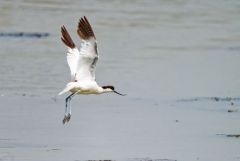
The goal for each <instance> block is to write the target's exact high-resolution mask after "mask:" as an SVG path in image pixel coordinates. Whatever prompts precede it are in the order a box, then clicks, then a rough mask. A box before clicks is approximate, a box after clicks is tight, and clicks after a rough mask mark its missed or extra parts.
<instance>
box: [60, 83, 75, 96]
mask: <svg viewBox="0 0 240 161" xmlns="http://www.w3.org/2000/svg"><path fill="white" fill-rule="evenodd" d="M72 88H74V86H73V85H71V84H70V83H69V84H68V85H67V86H66V87H65V88H64V89H63V90H62V91H61V92H59V93H58V95H62V94H64V93H67V92H69V91H70V90H71V89H72Z"/></svg>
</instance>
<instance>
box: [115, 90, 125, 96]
mask: <svg viewBox="0 0 240 161" xmlns="http://www.w3.org/2000/svg"><path fill="white" fill-rule="evenodd" d="M113 92H114V93H116V94H118V95H120V96H126V94H122V93H119V92H117V91H113Z"/></svg>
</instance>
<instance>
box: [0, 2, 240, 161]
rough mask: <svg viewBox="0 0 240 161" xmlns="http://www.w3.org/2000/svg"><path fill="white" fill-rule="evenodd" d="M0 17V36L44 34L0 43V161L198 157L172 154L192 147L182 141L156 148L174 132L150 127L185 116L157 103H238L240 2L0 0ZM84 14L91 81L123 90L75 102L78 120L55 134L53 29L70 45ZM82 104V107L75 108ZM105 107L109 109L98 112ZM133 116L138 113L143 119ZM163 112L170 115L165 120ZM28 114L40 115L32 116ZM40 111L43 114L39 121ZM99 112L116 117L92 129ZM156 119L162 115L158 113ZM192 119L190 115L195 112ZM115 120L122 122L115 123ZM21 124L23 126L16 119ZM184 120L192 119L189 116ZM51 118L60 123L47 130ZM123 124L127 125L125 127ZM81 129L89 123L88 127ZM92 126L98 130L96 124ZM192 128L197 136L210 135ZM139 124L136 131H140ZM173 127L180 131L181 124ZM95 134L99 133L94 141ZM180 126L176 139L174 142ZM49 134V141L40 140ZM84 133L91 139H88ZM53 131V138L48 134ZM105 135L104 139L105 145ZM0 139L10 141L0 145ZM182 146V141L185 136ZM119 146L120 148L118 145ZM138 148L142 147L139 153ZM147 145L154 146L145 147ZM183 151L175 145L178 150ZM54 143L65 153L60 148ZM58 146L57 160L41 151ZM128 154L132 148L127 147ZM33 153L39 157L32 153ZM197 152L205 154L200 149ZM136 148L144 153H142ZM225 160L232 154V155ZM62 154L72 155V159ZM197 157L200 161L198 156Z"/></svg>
mask: <svg viewBox="0 0 240 161" xmlns="http://www.w3.org/2000/svg"><path fill="white" fill-rule="evenodd" d="M0 15H1V18H0V32H1V33H11V32H13V33H15V32H26V33H35V32H39V33H49V36H48V37H43V38H29V37H18V38H14V37H0V75H1V76H0V94H1V100H2V101H1V102H0V106H1V107H0V108H1V110H3V111H4V112H5V113H2V114H1V117H2V118H1V120H2V121H5V122H8V123H4V125H1V126H0V130H1V131H2V132H1V133H2V135H3V136H2V138H3V140H1V138H0V143H1V144H2V145H0V160H1V156H8V154H9V155H10V154H11V155H10V156H12V155H13V160H14V159H16V160H32V157H33V158H34V156H38V157H39V156H42V157H43V160H49V159H47V158H51V159H54V156H55V155H60V156H64V157H63V160H64V159H66V158H68V156H67V154H71V155H73V152H76V153H77V152H79V149H80V151H81V150H82V151H84V152H86V151H90V153H91V152H92V153H93V156H101V155H98V154H99V153H98V151H97V150H96V149H98V148H102V146H103V147H105V148H106V149H107V148H109V147H115V149H114V148H113V149H114V150H113V149H112V150H113V151H112V152H113V153H110V154H109V156H110V157H112V156H115V157H128V158H135V157H148V156H147V155H148V154H149V157H155V158H159V157H161V156H162V157H165V158H169V159H178V158H180V159H181V158H183V159H185V160H196V158H197V157H199V156H198V155H197V154H196V155H190V156H191V157H187V156H186V155H187V154H185V155H184V156H181V154H182V153H183V152H184V150H185V149H192V146H189V145H188V144H186V142H181V141H179V142H178V141H177V140H175V141H176V142H175V143H176V148H173V146H175V145H173V144H171V145H172V146H170V147H166V149H165V151H164V150H163V149H161V148H160V147H161V145H162V144H164V145H165V146H166V145H167V144H168V143H169V142H168V141H164V140H161V139H160V140H159V138H158V136H159V137H160V138H162V137H163V136H162V135H161V134H162V133H161V130H165V132H163V133H164V134H163V135H164V137H166V140H171V138H172V137H177V136H171V135H170V136H168V135H167V134H169V133H171V132H174V127H175V124H174V125H173V124H172V127H170V128H168V127H165V128H160V129H158V128H156V127H155V126H157V125H156V121H157V122H162V121H164V120H165V121H166V122H168V121H170V120H174V119H175V118H176V115H177V116H178V115H180V118H182V119H185V114H184V113H181V110H177V111H178V112H179V113H180V114H179V113H177V112H176V111H175V110H176V109H175V110H173V109H172V108H171V107H172V104H165V103H163V102H164V101H161V100H165V99H171V98H174V99H175V98H180V99H185V98H193V97H217V96H220V97H238V96H239V93H240V92H239V87H240V72H239V68H240V63H239V62H240V20H239V17H240V1H238V0H228V1H225V0H211V1H208V0H202V1H197V0H159V1H158V0H151V1H144V0H137V1H135V0H134V1H117V0H113V1H110V0H101V1H100V0H97V1H94V0H89V1H78V0H72V1H64V0H52V1H50V0H42V1H34V0H20V1H17V0H2V1H0ZM83 15H85V16H87V17H88V19H89V21H90V22H91V24H92V26H93V29H94V31H95V34H96V37H97V40H98V48H99V51H100V59H99V62H98V64H97V73H96V77H97V81H98V82H99V84H101V85H108V84H113V85H114V86H116V89H118V90H119V91H120V92H122V93H127V94H128V96H127V97H125V98H119V97H115V96H109V95H104V96H100V97H97V98H96V97H92V96H90V97H85V96H83V97H82V98H79V99H75V104H74V105H73V106H79V107H83V108H81V110H80V111H74V112H75V113H76V114H75V116H74V117H75V119H77V115H80V116H79V117H80V118H78V121H79V122H78V121H77V120H74V119H73V120H72V121H73V124H72V127H71V126H70V127H69V128H68V127H66V128H65V129H62V126H59V125H58V123H61V117H62V114H63V105H64V102H63V101H64V99H63V98H59V100H58V101H57V103H54V101H53V100H51V98H52V97H54V96H55V95H56V94H57V93H58V92H59V91H61V90H62V88H63V87H64V86H65V84H66V82H67V81H69V79H70V74H69V69H68V66H67V63H66V58H65V51H66V49H65V46H64V45H63V44H62V42H61V41H60V37H61V35H60V27H61V26H62V25H65V26H66V27H67V28H68V30H69V31H70V33H71V35H72V37H73V39H74V41H75V43H76V44H77V42H80V40H79V38H78V36H77V34H76V26H77V22H78V20H79V18H80V17H81V16H83ZM92 100H94V101H92ZM94 102H95V103H94ZM96 102H97V103H96ZM99 102H101V105H100V106H101V107H104V108H101V107H99V109H98V108H97V109H96V107H95V106H96V104H99ZM86 106H87V107H88V109H90V111H88V110H87V109H84V107H86ZM222 106H223V105H221V107H222ZM5 107H6V108H5ZM31 107H32V108H31ZM34 107H37V108H34ZM51 107H52V108H51ZM112 107H114V108H113V109H112ZM163 107H167V109H168V110H169V108H170V111H168V112H169V113H168V112H167V113H166V111H165V110H166V109H164V108H163ZM173 107H175V106H174V105H173ZM138 108H139V109H138ZM145 108H149V109H145ZM158 108H160V109H158ZM75 109H76V110H77V108H75ZM78 110H79V109H78ZM109 110H110V112H109V113H108V112H106V111H109ZM138 110H139V111H141V110H142V111H145V114H146V115H144V114H141V112H139V111H138ZM148 110H150V111H148ZM24 111H28V112H26V113H25V112H24ZM46 111H48V112H46ZM95 111H97V112H95ZM137 111H138V112H137ZM164 111H165V113H164ZM190 111H191V110H190ZM105 112H106V113H105ZM172 112H173V113H174V114H173V116H170V115H171V114H172ZM35 113H38V114H39V116H37V117H36V115H34V114H35ZM45 113H48V114H47V116H46V117H45V115H44V114H45ZM99 113H100V114H102V115H103V116H104V117H110V118H111V119H113V122H114V121H116V122H114V123H115V125H112V124H109V119H108V118H104V119H103V121H100V123H102V124H103V125H101V124H98V123H97V122H98V121H99V120H98V119H102V117H100V116H98V114H99ZM161 113H164V114H166V116H168V117H169V118H168V117H164V116H162V115H161ZM186 113H189V112H186ZM200 113H201V112H200ZM108 114H109V115H110V116H109V115H108ZM118 114H119V115H118ZM158 114H159V115H158ZM194 114H196V115H198V113H195V112H194ZM202 114H203V113H202ZM82 115H85V116H82ZM91 115H93V116H94V117H96V118H94V119H93V120H90V121H89V120H88V121H87V122H84V120H83V119H89V118H90V117H91ZM196 115H194V116H196ZM204 115H205V114H203V116H204ZM60 116H61V117H60ZM120 116H121V117H120ZM224 116H225V115H224ZM115 117H116V118H115ZM211 117H212V116H211ZM211 117H210V118H211ZM221 117H222V116H221ZM221 117H218V118H221ZM122 118H125V119H126V120H127V121H126V120H125V121H123V120H122ZM133 118H134V119H133ZM141 118H142V119H143V120H142V119H141ZM162 118H163V120H161V119H162ZM21 119H23V121H24V122H21V121H19V120H21ZM116 119H117V120H116ZM132 119H133V120H132ZM148 119H150V120H148ZM158 119H160V120H158ZM169 119H170V120H169ZM176 119H177V118H176ZM191 119H193V120H194V117H192V118H191ZM226 119H229V118H228V117H227V118H226ZM56 120H57V121H59V122H57V123H55V124H51V123H53V122H54V121H56ZM146 120H148V121H146ZM193 120H191V121H193ZM39 121H40V123H39ZM74 121H75V124H74ZM95 121H96V122H95ZM145 121H146V122H145ZM208 121H209V120H208ZM16 122H17V123H16ZM76 122H77V123H76ZM81 122H83V123H81ZM89 122H90V123H89ZM129 122H130V124H129ZM139 122H140V123H141V124H140V123H139ZM193 122H194V121H193ZM195 123H196V122H195ZM205 123H207V121H206V122H205ZM216 123H217V121H216ZM125 124H129V125H128V126H127V127H125ZM16 125H17V126H16ZM149 125H151V126H149ZM161 125H162V124H161ZM39 126H41V127H39ZM55 126H57V127H55ZM58 126H59V127H58ZM89 126H93V127H94V128H95V130H93V129H91V127H89ZM101 126H103V127H104V128H103V129H99V128H96V127H101ZM115 126H117V127H118V128H120V129H122V131H121V130H120V132H119V131H114V130H113V132H112V133H111V134H113V135H108V133H107V132H106V131H105V130H111V129H112V128H114V127H115ZM170 126H171V125H170ZM213 126H216V125H215V124H213ZM226 126H227V125H226ZM236 126H237V125H235V124H234V123H233V124H232V126H230V127H232V129H236ZM77 127H78V128H79V129H78V128H77ZM83 127H84V128H83ZM201 127H202V129H201V128H200V130H199V129H198V130H199V131H202V130H203V131H204V130H206V131H208V130H209V129H211V128H210V127H209V129H205V128H204V126H201ZM218 127H220V125H219V126H218ZM227 127H228V126H227ZM55 128H56V129H55ZM142 128H143V129H145V132H143V131H141V129H142ZM182 128H183V129H184V130H189V129H188V128H187V126H184V127H182ZM51 129H55V130H56V131H57V132H54V131H53V130H51ZM66 129H68V130H69V131H71V132H74V133H75V134H71V135H70V136H69V135H68V133H67V132H64V130H66ZM130 129H134V130H135V131H133V130H132V131H131V130H130ZM230 129H231V128H230ZM34 130H35V132H34ZM82 130H83V131H84V130H85V131H84V132H83V131H82ZM98 130H99V131H100V132H102V134H100V136H95V135H94V134H96V133H98ZM128 130H130V131H128ZM155 130H156V131H155ZM184 130H183V131H182V133H180V134H179V135H180V136H182V137H184V136H183V135H181V134H183V133H184ZM215 130H216V131H214V132H216V133H217V130H218V129H215ZM149 131H153V133H151V132H149ZM180 131H181V130H180ZM233 131H234V130H233ZM18 132H20V136H19V137H18V136H17V135H16V133H18ZM138 132H139V133H142V134H141V135H140V136H139V137H137V138H135V140H134V139H133V142H132V143H129V144H130V145H129V148H126V150H125V151H123V152H122V153H121V152H119V153H120V154H119V153H118V152H117V151H121V149H122V148H124V147H125V146H126V145H127V144H128V142H129V141H130V140H131V137H132V136H133V135H134V136H135V135H138ZM214 132H213V133H214ZM226 132H227V131H226ZM237 132H238V131H237ZM51 133H53V135H54V136H56V138H54V139H52V138H49V135H52V134H51ZM88 133H90V136H88V135H87V134H88ZM125 133H127V134H126V135H125ZM64 134H66V135H64ZM144 134H145V135H144ZM191 134H192V133H191ZM193 134H195V133H194V132H193ZM38 135H39V136H41V139H40V140H42V141H43V142H44V143H41V142H39V141H38V139H39V138H38V137H36V136H38ZM58 135H60V136H59V137H57V136H58ZM206 135H207V136H209V135H214V134H212V133H211V134H209V135H208V134H206ZM206 135H205V134H204V136H206ZM0 136H1V134H0ZM194 136H195V135H194ZM108 137H109V138H110V141H109V140H104V139H107V138H108ZM185 137H186V136H185ZM6 138H7V139H10V140H4V139H6ZM28 138H29V141H28ZM61 138H62V139H61ZM146 138H147V139H146ZM101 139H102V140H101ZM194 139H195V138H194ZM59 140H63V142H61V141H59ZM138 141H139V142H138ZM187 141H189V142H190V141H191V137H190V139H189V138H188V139H187ZM194 141H195V140H194ZM6 142H7V143H6ZM9 142H10V143H9ZM47 142H49V144H48V143H47ZM68 142H69V144H68ZM94 142H96V144H94ZM3 143H4V144H3ZM89 143H91V144H89ZM119 143H121V146H118V145H119ZM155 143H156V144H155ZM203 144H204V143H203ZM206 144H207V141H206ZM144 145H146V147H147V148H146V149H144V148H143V147H141V146H144ZM204 145H205V144H204ZM151 146H152V147H153V148H150V147H151ZM182 146H183V147H184V149H181V148H180V147H182ZM4 147H5V148H6V147H8V148H9V149H10V150H9V149H8V148H7V150H6V149H5V148H4ZM12 147H13V148H12ZM29 147H30V148H29ZM63 147H66V149H65V150H63V149H64V148H63ZM139 147H140V148H139ZM193 147H194V146H193ZM200 147H201V146H200ZM214 147H218V144H217V143H216V144H214ZM234 147H235V146H234ZM236 147H238V146H237V145H236ZM11 148H12V149H11ZM58 148H59V149H61V150H53V151H54V152H53V153H56V154H53V153H50V154H49V153H48V152H49V149H58ZM85 148H86V149H85ZM134 148H136V149H135V150H132V151H131V150H130V151H128V149H134ZM158 148H159V149H161V150H162V155H158V154H159V153H160V152H158ZM208 148H210V147H208ZM36 149H37V150H36ZM38 149H41V150H43V151H41V152H39V151H38ZM173 149H174V150H175V151H174V152H176V153H174V154H175V155H172V156H171V155H169V154H172V153H171V152H170V151H171V150H173ZM200 149H201V148H200ZM203 149H207V148H204V146H203ZM27 151H30V152H32V154H31V157H29V158H28V152H27ZM46 151H47V152H46ZM50 151H51V150H50ZM144 151H145V152H146V153H143V152H144ZM150 151H151V152H150ZM222 151H224V150H222ZM45 152H46V153H47V154H46V153H45ZM101 152H102V154H103V155H102V157H104V154H108V153H107V152H106V151H104V150H101ZM1 154H2V155H1ZM48 154H49V155H50V156H48ZM111 154H112V155H111ZM124 154H126V155H125V156H124ZM135 154H136V155H135ZM140 154H142V155H140ZM201 154H204V151H201V150H200V154H199V155H201ZM229 155H230V156H232V155H231V154H229ZM82 156H83V157H82V158H78V159H92V158H89V156H90V155H82ZM180 156H181V157H180ZM14 157H15V158H14ZM106 157H107V156H106ZM234 157H235V158H237V157H238V158H239V156H234ZM59 158H60V157H59ZM59 158H58V159H59ZM70 158H71V159H75V160H76V159H77V158H74V155H73V156H72V157H70ZM200 158H204V157H202V156H200ZM226 158H228V159H229V158H231V157H226ZM8 159H9V158H8ZM10 159H11V157H10ZM10 159H9V160H10ZM55 159H56V158H55ZM55 159H54V160H55ZM113 159H114V158H113ZM205 159H207V160H208V159H214V157H205ZM218 159H219V158H218ZM220 159H221V158H220ZM36 160H41V158H36ZM215 160H216V158H215ZM223 160H224V158H223ZM231 160H233V159H232V158H231Z"/></svg>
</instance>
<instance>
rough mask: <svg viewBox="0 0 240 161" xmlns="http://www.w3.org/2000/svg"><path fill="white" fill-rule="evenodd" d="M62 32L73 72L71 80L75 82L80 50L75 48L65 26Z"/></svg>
mask: <svg viewBox="0 0 240 161" xmlns="http://www.w3.org/2000/svg"><path fill="white" fill-rule="evenodd" d="M61 32H62V37H61V39H62V42H63V43H64V44H65V45H66V46H67V47H68V52H67V62H68V65H69V68H70V72H71V80H72V81H74V80H75V76H76V72H77V67H78V62H79V50H78V48H77V47H76V46H75V44H74V42H73V40H72V38H71V36H70V35H69V33H68V31H67V29H66V28H65V26H62V27H61Z"/></svg>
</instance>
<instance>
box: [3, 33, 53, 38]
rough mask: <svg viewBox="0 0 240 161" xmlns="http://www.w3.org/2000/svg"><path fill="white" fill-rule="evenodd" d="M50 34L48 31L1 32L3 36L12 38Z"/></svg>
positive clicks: (41, 36) (40, 36)
mask: <svg viewBox="0 0 240 161" xmlns="http://www.w3.org/2000/svg"><path fill="white" fill-rule="evenodd" d="M49 35H50V34H49V33H47V32H43V33H41V32H0V38H1V37H12V38H44V37H48V36H49Z"/></svg>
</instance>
